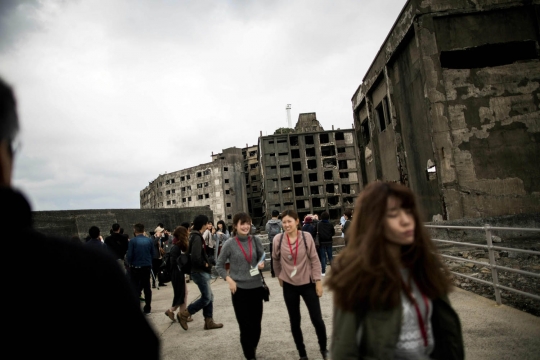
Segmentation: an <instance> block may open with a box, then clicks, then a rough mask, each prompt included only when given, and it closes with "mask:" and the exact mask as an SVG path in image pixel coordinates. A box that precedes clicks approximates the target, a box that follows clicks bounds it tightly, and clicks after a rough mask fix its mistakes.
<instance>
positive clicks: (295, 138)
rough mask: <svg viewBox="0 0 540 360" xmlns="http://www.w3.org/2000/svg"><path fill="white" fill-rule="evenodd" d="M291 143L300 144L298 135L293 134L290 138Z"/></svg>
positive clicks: (292, 144) (293, 144)
mask: <svg viewBox="0 0 540 360" xmlns="http://www.w3.org/2000/svg"><path fill="white" fill-rule="evenodd" d="M289 143H290V144H291V146H298V136H291V137H290V138H289Z"/></svg>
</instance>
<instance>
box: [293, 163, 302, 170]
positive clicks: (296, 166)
mask: <svg viewBox="0 0 540 360" xmlns="http://www.w3.org/2000/svg"><path fill="white" fill-rule="evenodd" d="M292 169H293V171H301V170H302V163H301V162H298V161H295V162H293V163H292Z"/></svg>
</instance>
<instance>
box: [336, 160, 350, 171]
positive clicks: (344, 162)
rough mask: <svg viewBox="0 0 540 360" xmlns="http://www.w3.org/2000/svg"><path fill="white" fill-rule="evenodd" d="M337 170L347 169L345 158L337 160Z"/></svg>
mask: <svg viewBox="0 0 540 360" xmlns="http://www.w3.org/2000/svg"><path fill="white" fill-rule="evenodd" d="M338 165H339V170H345V169H348V167H347V160H339V161H338Z"/></svg>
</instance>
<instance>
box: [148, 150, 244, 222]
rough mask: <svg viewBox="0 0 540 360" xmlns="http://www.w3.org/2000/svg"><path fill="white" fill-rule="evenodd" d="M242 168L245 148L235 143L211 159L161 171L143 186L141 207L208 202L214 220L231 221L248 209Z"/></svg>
mask: <svg viewBox="0 0 540 360" xmlns="http://www.w3.org/2000/svg"><path fill="white" fill-rule="evenodd" d="M243 168H244V158H243V155H242V149H238V148H235V147H233V148H228V149H224V150H223V152H222V153H220V154H215V155H212V162H209V163H206V164H201V165H197V166H194V167H191V168H188V169H183V170H179V171H175V172H172V173H169V174H163V175H159V176H158V177H157V178H156V179H155V180H154V181H152V182H151V183H150V184H149V185H148V186H147V187H145V188H144V189H143V190H141V192H140V204H141V209H158V208H189V207H198V206H206V207H209V208H210V209H211V210H212V212H213V219H214V224H215V223H217V221H219V220H224V221H225V223H226V224H228V225H232V217H233V216H234V214H236V213H238V212H241V211H247V198H246V190H245V187H246V185H245V177H244V175H243ZM191 220H193V219H191ZM191 220H190V221H191Z"/></svg>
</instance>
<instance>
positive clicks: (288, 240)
mask: <svg viewBox="0 0 540 360" xmlns="http://www.w3.org/2000/svg"><path fill="white" fill-rule="evenodd" d="M299 240H300V239H299V236H298V231H297V232H296V254H294V253H293V251H292V246H291V240H290V239H289V234H287V244H289V250H290V251H291V256H292V258H293V262H294V266H296V259H297V258H298V241H299Z"/></svg>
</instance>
